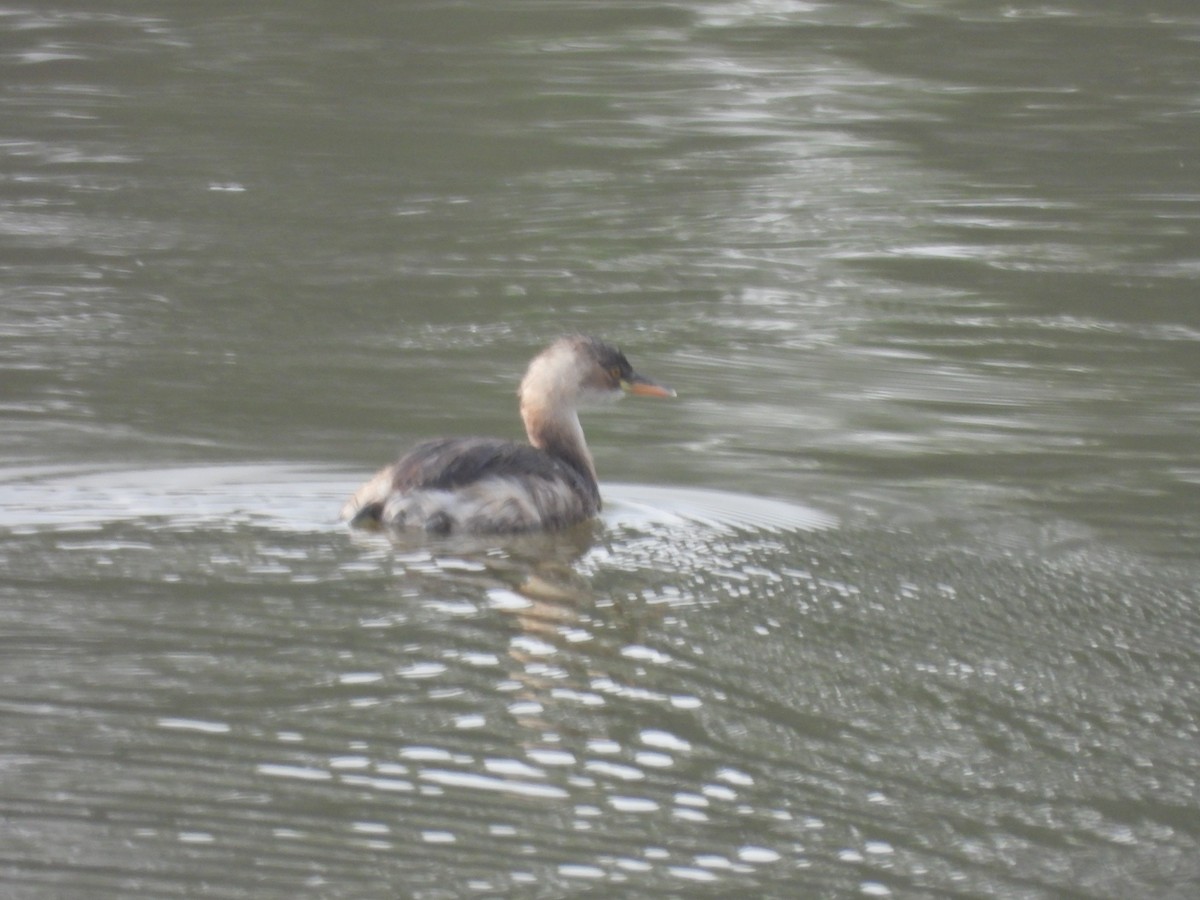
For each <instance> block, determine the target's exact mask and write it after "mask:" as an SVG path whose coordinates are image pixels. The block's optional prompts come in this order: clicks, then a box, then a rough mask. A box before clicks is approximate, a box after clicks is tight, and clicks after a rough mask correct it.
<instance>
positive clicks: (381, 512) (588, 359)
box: [342, 335, 675, 534]
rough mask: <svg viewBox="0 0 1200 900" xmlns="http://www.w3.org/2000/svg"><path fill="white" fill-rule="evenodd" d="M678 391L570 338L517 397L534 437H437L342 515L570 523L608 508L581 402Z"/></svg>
mask: <svg viewBox="0 0 1200 900" xmlns="http://www.w3.org/2000/svg"><path fill="white" fill-rule="evenodd" d="M623 391H624V392H627V393H630V394H640V395H642V396H645V397H673V396H675V392H674V391H673V390H671V389H670V388H669V387H666V386H665V385H662V384H659V383H658V382H656V381H651V380H650V379H649V378H643V377H642V376H641V375H638V374H637V373H636V372H634V371H633V368H632V367H631V366H630V365H629V360H627V359H626V358H625V354H623V353H622V352H621V351H620V350H618V349H617V348H616V347H614V346H612V345H611V344H606V343H605V342H604V341H601V340H598V339H596V338H593V337H587V336H584V335H571V336H568V337H562V338H559V339H558V340H556V341H555V342H554V343H552V344H551V345H550V346H549V347H547V348H546V349H545V350H543V351H542V352H541V353H539V354H538V355H537V356H536V357H534V359H533V361H532V362H531V363H530V364H529V368H528V369H527V370H526V372H525V377H524V378H523V379H522V380H521V387H520V389H519V390H518V391H517V396H518V397H519V398H520V402H521V419H522V420H523V421H524V422H525V433H526V434H527V435H528V437H529V444H517V443H513V442H511V441H503V440H498V439H495V438H476V437H467V438H439V439H436V440H432V441H427V442H425V443H423V444H419V445H417V446H416V447H415V448H413V449H412V450H411V451H409V452H408V453H407V454H406V455H405V456H403V457H401V458H400V459H399V460H397V461H396V462H394V463H392V464H391V465H390V466H386V467H385V468H383V469H381V470H380V471H379V472H378V473H376V475H375V476H374V477H373V478H371V480H370V481H368V482H367V483H366V484H364V485H363V486H362V487H360V488H359V489H358V490H357V491H355V493H354V496H353V497H351V498H350V499H349V500H348V501H347V502H346V505H345V506H344V507H342V519H344V520H347V521H349V522H350V523H351V524H352V525H359V524H367V523H372V522H373V523H378V524H382V525H389V526H394V527H404V528H416V529H424V530H425V531H427V532H431V533H434V534H450V533H452V532H468V533H484V532H517V531H533V530H537V529H555V528H564V527H566V526H568V525H572V524H574V523H576V522H580V521H582V520H584V519H587V518H590V517H592V516H594V515H595V514H596V513H597V512H599V511H600V487H599V485H598V484H597V482H596V468H595V466H594V465H593V463H592V455H591V453H589V452H588V448H587V443H586V442H585V441H584V438H583V429H582V428H581V427H580V425H579V415H578V412H577V410H578V408H579V406H580V405H582V404H586V403H589V402H595V401H600V400H610V399H616V398H617V397H620V396H621V394H622V392H623Z"/></svg>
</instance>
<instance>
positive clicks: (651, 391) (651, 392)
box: [621, 374, 675, 397]
mask: <svg viewBox="0 0 1200 900" xmlns="http://www.w3.org/2000/svg"><path fill="white" fill-rule="evenodd" d="M621 390H623V391H624V392H625V393H627V394H636V395H637V396H639V397H674V396H675V392H674V391H673V390H671V388H669V387H667V386H666V385H665V384H659V383H658V382H657V381H651V380H650V379H649V378H643V377H642V376H641V375H637V374H633V375H630V376H629V378H628V379H622V380H621Z"/></svg>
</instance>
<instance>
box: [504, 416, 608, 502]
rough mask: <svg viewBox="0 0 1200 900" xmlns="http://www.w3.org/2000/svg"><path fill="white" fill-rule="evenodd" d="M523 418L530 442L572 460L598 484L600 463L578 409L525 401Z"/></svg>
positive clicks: (561, 457)
mask: <svg viewBox="0 0 1200 900" xmlns="http://www.w3.org/2000/svg"><path fill="white" fill-rule="evenodd" d="M521 418H522V419H523V420H524V422H525V434H526V435H528V436H529V443H531V444H533V446H535V447H537V448H538V449H539V450H545V451H546V452H547V453H549V454H550V455H551V456H557V457H558V458H559V459H561V460H563V461H564V462H566V463H569V464H570V465H571V466H572V467H573V468H575V469H576V470H578V471H579V472H580V473H581V474H583V475H585V476H587V477H588V478H589V479H590V480H591V482H592V484H596V483H597V481H596V466H595V463H593V462H592V454H591V453H590V452H589V451H588V447H587V441H586V440H584V437H583V426H582V425H580V424H579V415H578V413H576V412H575V410H574V409H561V410H553V411H552V410H547V409H545V408H544V407H541V406H538V405H536V404H532V403H525V402H523V403H522V404H521Z"/></svg>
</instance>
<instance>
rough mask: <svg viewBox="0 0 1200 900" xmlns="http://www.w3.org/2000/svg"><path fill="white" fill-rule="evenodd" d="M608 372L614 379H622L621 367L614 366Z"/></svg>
mask: <svg viewBox="0 0 1200 900" xmlns="http://www.w3.org/2000/svg"><path fill="white" fill-rule="evenodd" d="M608 374H609V375H611V376H612V377H613V380H614V381H620V380H621V367H620V366H613V367H612V368H611V369H609V370H608Z"/></svg>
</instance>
